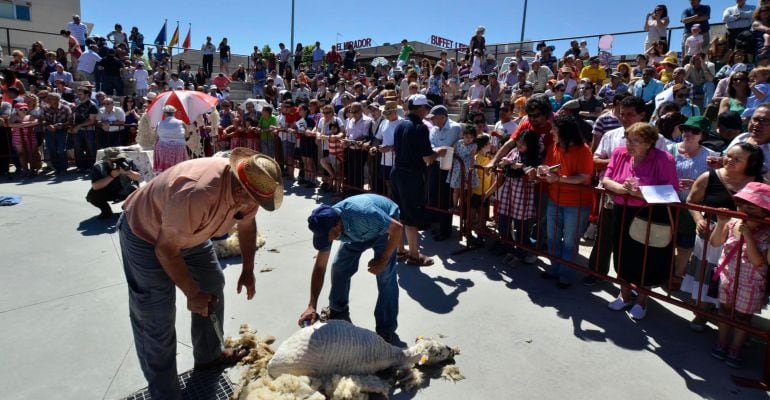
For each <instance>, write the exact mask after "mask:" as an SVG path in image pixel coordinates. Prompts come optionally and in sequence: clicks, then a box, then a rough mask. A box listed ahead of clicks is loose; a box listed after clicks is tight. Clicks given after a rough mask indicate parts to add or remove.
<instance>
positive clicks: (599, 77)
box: [580, 65, 607, 83]
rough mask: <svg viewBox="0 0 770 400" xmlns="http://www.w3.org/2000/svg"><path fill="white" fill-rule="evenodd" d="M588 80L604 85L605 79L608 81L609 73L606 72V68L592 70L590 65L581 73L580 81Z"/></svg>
mask: <svg viewBox="0 0 770 400" xmlns="http://www.w3.org/2000/svg"><path fill="white" fill-rule="evenodd" d="M583 78H588V80H590V81H591V82H593V83H602V82H604V80H605V79H607V72H606V71H605V70H604V68H602V67H599V68H592V67H591V66H590V65H589V66H587V67H583V70H582V71H580V79H583Z"/></svg>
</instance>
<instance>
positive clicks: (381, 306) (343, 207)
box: [299, 194, 403, 344]
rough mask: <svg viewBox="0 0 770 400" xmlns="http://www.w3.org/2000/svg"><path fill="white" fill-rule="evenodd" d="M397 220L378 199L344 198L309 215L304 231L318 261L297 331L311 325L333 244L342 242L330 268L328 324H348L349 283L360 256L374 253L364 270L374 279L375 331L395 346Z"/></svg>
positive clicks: (391, 208) (393, 211) (399, 232)
mask: <svg viewBox="0 0 770 400" xmlns="http://www.w3.org/2000/svg"><path fill="white" fill-rule="evenodd" d="M399 217H400V212H399V208H398V206H397V205H396V203H394V202H393V201H391V200H390V199H388V198H386V197H383V196H380V195H376V194H360V195H357V196H352V197H348V198H347V199H345V200H342V201H340V202H339V203H337V204H335V205H333V206H328V205H322V206H320V207H318V208H316V209H315V210H313V212H312V213H311V214H310V217H309V218H308V227H309V228H310V230H311V231H313V247H315V249H316V250H318V255H317V256H316V259H315V266H314V267H313V275H312V278H311V283H310V301H309V303H308V306H307V309H306V310H305V311H304V312H303V313H302V315H301V316H300V318H299V324H300V326H302V325H303V323H304V322H306V321H307V322H310V323H313V322H315V319H316V309H317V306H318V296H319V294H320V293H321V289H322V288H323V283H324V276H325V275H326V265H327V264H328V262H329V253H330V251H331V247H332V241H334V240H340V241H341V242H342V244H341V245H340V248H339V249H338V250H337V255H336V256H335V258H334V262H333V263H332V274H331V278H332V283H331V284H332V287H331V290H330V291H329V319H344V320H348V321H350V312H349V310H348V300H349V294H350V279H351V277H352V276H353V274H355V273H356V271H357V270H358V264H359V259H360V257H361V253H363V252H364V251H366V250H368V249H373V250H374V258H373V259H372V260H370V261H369V264H368V266H369V269H368V270H369V272H370V273H372V274H374V275H376V276H377V291H378V296H377V305H376V306H375V308H374V319H375V321H376V331H377V334H378V335H380V336H381V337H382V338H383V339H385V340H386V341H387V342H388V343H391V344H393V343H394V342H396V341H397V340H398V336H396V328H397V327H398V282H397V279H396V250H397V249H398V248H399V247H401V245H402V243H403V239H402V237H403V236H402V235H403V225H401V222H400V221H399Z"/></svg>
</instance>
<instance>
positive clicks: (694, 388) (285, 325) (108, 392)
mask: <svg viewBox="0 0 770 400" xmlns="http://www.w3.org/2000/svg"><path fill="white" fill-rule="evenodd" d="M88 185H89V183H88V182H87V181H85V180H81V179H77V178H75V177H74V176H73V177H70V178H69V179H65V180H63V181H60V182H53V181H50V180H49V181H46V180H43V179H42V178H40V179H39V180H37V181H35V182H32V183H28V184H20V183H18V182H14V181H7V182H2V183H0V194H17V195H22V196H23V201H22V203H21V204H19V205H16V206H12V207H0V227H2V230H0V243H1V244H0V246H2V257H1V258H0V260H2V261H0V326H2V327H3V331H4V334H3V335H2V338H1V339H0V354H2V363H0V387H2V388H3V391H2V393H3V394H2V397H3V398H5V399H43V398H50V397H54V396H55V397H56V398H59V399H116V398H121V397H124V396H126V395H128V394H130V393H132V392H134V391H135V390H137V389H140V388H142V387H144V386H146V383H145V381H144V379H143V377H142V375H141V371H140V370H139V367H138V362H137V359H136V355H135V351H134V348H133V344H132V343H133V340H132V335H131V329H130V325H129V320H128V308H127V293H126V290H127V289H126V285H125V280H124V277H123V271H122V265H121V263H120V253H119V250H120V249H119V245H118V240H117V235H116V234H115V230H114V226H112V225H114V222H115V220H112V221H108V222H104V221H99V220H96V219H94V218H92V217H93V216H94V215H96V214H97V210H96V209H95V208H93V207H91V206H90V205H88V204H87V203H86V202H85V200H84V197H85V193H86V191H87V190H88ZM320 200H323V201H331V200H330V199H325V198H322V199H319V198H317V197H315V196H314V195H313V194H312V193H311V192H310V191H309V190H308V189H304V188H303V189H299V188H296V187H295V188H294V189H291V190H289V191H287V193H286V198H285V200H284V205H283V207H282V208H281V209H280V210H278V211H277V212H275V213H268V212H263V211H260V213H259V215H258V216H257V223H258V226H259V229H260V231H261V233H262V234H263V235H264V237H265V238H266V240H267V243H266V245H265V247H264V248H263V249H262V250H260V251H259V252H258V254H257V265H256V269H257V270H259V269H261V268H263V267H265V266H270V267H273V268H274V270H273V271H272V272H267V273H257V295H256V296H255V298H254V299H253V300H252V301H247V300H246V297H245V294H241V295H236V294H235V286H234V285H235V282H236V280H237V277H238V274H239V272H240V265H239V261H238V260H232V259H230V260H225V261H224V262H223V265H225V266H226V269H225V274H226V277H227V287H226V288H225V294H226V299H225V302H226V303H225V304H226V306H225V315H226V318H225V334H226V335H228V334H229V335H233V334H236V333H237V330H238V326H239V325H240V324H241V323H249V324H251V325H252V326H253V327H256V328H257V329H258V331H259V333H260V334H262V335H273V336H276V337H277V338H278V340H279V341H280V340H282V339H283V338H286V337H287V336H289V335H290V334H291V333H292V332H294V330H295V329H296V320H297V317H298V316H299V314H300V312H301V311H303V310H304V308H305V306H306V304H307V297H308V292H309V282H310V272H311V269H312V265H313V257H314V256H315V252H314V251H313V249H312V245H311V233H310V232H309V231H308V230H307V228H306V216H307V215H308V214H309V212H310V210H311V209H312V208H313V207H315V206H316V205H317V204H318V203H317V202H318V201H320ZM113 209H115V210H116V211H117V210H118V209H119V206H117V205H116V206H113ZM423 244H424V246H425V249H424V252H426V253H427V254H436V255H437V263H436V265H434V266H432V267H426V268H420V269H418V268H414V267H410V266H406V265H399V266H398V269H399V270H398V276H399V285H400V287H401V293H400V294H401V298H400V307H401V311H400V318H399V330H398V333H399V334H400V336H401V338H402V339H403V340H404V341H406V342H411V341H412V339H413V338H414V337H416V336H418V335H424V336H438V335H439V334H441V335H444V336H445V338H444V339H442V340H443V341H444V342H445V343H447V344H450V345H453V346H458V347H460V348H461V350H462V354H461V355H460V356H458V357H457V359H456V360H457V364H458V366H459V368H460V370H461V371H462V372H463V374H465V376H466V377H467V379H466V380H463V381H460V382H457V383H449V382H445V381H441V380H433V381H431V382H430V385H429V386H428V387H427V388H425V389H423V390H422V391H421V392H419V393H416V394H415V393H411V394H410V393H396V395H395V396H394V398H397V399H407V398H419V399H513V398H523V399H535V398H536V399H561V398H577V399H587V398H591V399H617V398H632V399H652V398H654V399H677V400H679V399H696V398H713V399H732V398H735V399H765V398H768V396H767V394H766V393H764V392H760V391H756V390H749V389H744V388H740V387H737V386H735V385H733V383H732V381H731V380H730V374H732V373H735V372H736V371H734V370H732V369H730V368H729V367H727V366H726V365H725V364H724V363H723V362H720V361H717V360H715V359H713V358H712V357H711V356H710V355H709V349H710V347H711V345H712V344H713V341H714V340H715V330H714V329H713V326H710V327H711V328H712V329H709V330H707V332H706V333H702V334H696V333H693V332H691V331H690V330H689V329H688V321H689V319H690V317H691V316H690V314H689V313H687V312H683V311H680V310H677V309H674V308H672V307H669V306H665V305H661V304H660V303H657V302H655V301H652V302H651V306H650V310H649V313H648V316H647V318H646V319H645V320H643V321H639V322H634V321H632V320H631V319H630V318H629V317H628V316H627V315H626V314H625V313H622V312H621V313H618V312H612V311H610V310H608V309H607V307H606V304H607V301H608V300H611V299H612V298H614V297H615V296H616V295H617V289H616V288H614V287H612V286H611V285H606V284H604V285H597V286H595V287H594V288H590V289H589V288H585V287H583V286H580V285H576V286H574V287H572V288H571V289H569V290H560V289H558V288H556V287H555V286H554V284H553V282H551V281H544V280H542V279H540V277H539V276H538V275H539V270H538V269H537V268H536V267H534V266H527V265H519V266H509V265H507V264H503V263H502V262H501V261H500V259H499V258H496V257H493V256H491V255H490V254H489V253H487V252H486V251H484V250H480V251H473V252H468V253H465V254H462V255H459V256H452V255H451V253H452V252H453V251H454V250H456V249H457V246H458V245H457V244H456V243H434V242H432V241H430V240H426V241H424V243H423ZM267 249H276V250H277V251H276V252H268V251H266V250H267ZM582 252H583V253H587V248H583V249H582ZM370 257H371V253H369V254H365V255H364V257H362V260H361V263H362V268H361V269H360V271H359V273H358V274H357V275H356V276H355V277H354V279H353V283H352V290H351V302H352V304H351V317H352V319H353V321H354V322H355V323H357V324H358V325H361V326H364V327H367V328H369V329H373V328H374V318H373V316H372V313H373V309H374V303H375V299H376V282H375V280H374V279H373V277H372V276H370V274H369V273H368V272H366V267H365V263H366V262H367V261H368V260H369V258H370ZM325 289H326V290H325V291H324V294H322V296H321V298H322V301H321V305H323V306H325V305H326V301H325V299H326V294H327V293H328V279H327V282H326V286H325ZM177 311H178V312H177V337H178V346H177V351H178V354H179V355H178V367H179V371H180V372H182V371H184V370H187V369H189V368H191V367H192V365H193V359H192V349H191V348H190V332H189V330H190V318H189V314H188V312H187V311H186V307H185V301H184V296H183V295H181V293H180V294H179V295H178V296H177ZM763 352H764V345H762V344H759V343H752V345H751V347H750V348H749V349H748V350H747V358H748V361H749V366H748V367H747V368H745V369H743V370H741V371H740V372H739V373H740V374H741V375H748V376H758V375H759V373H760V365H761V363H762V361H763V359H762V354H763Z"/></svg>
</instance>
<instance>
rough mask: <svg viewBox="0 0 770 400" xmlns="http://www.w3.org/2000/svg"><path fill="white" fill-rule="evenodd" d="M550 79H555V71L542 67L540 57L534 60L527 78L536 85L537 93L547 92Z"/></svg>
mask: <svg viewBox="0 0 770 400" xmlns="http://www.w3.org/2000/svg"><path fill="white" fill-rule="evenodd" d="M549 79H553V71H551V69H550V68H545V67H541V63H540V59H537V58H536V59H535V60H533V61H532V68H531V69H530V70H529V74H528V75H527V80H528V81H530V82H532V85H533V86H534V87H535V93H543V92H545V85H546V84H547V83H548V80H549Z"/></svg>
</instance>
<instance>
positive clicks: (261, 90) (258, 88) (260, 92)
mask: <svg viewBox="0 0 770 400" xmlns="http://www.w3.org/2000/svg"><path fill="white" fill-rule="evenodd" d="M251 95H252V96H254V97H255V98H257V96H259V98H262V97H265V85H264V84H263V83H260V84H257V83H255V84H254V86H252V87H251Z"/></svg>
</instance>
